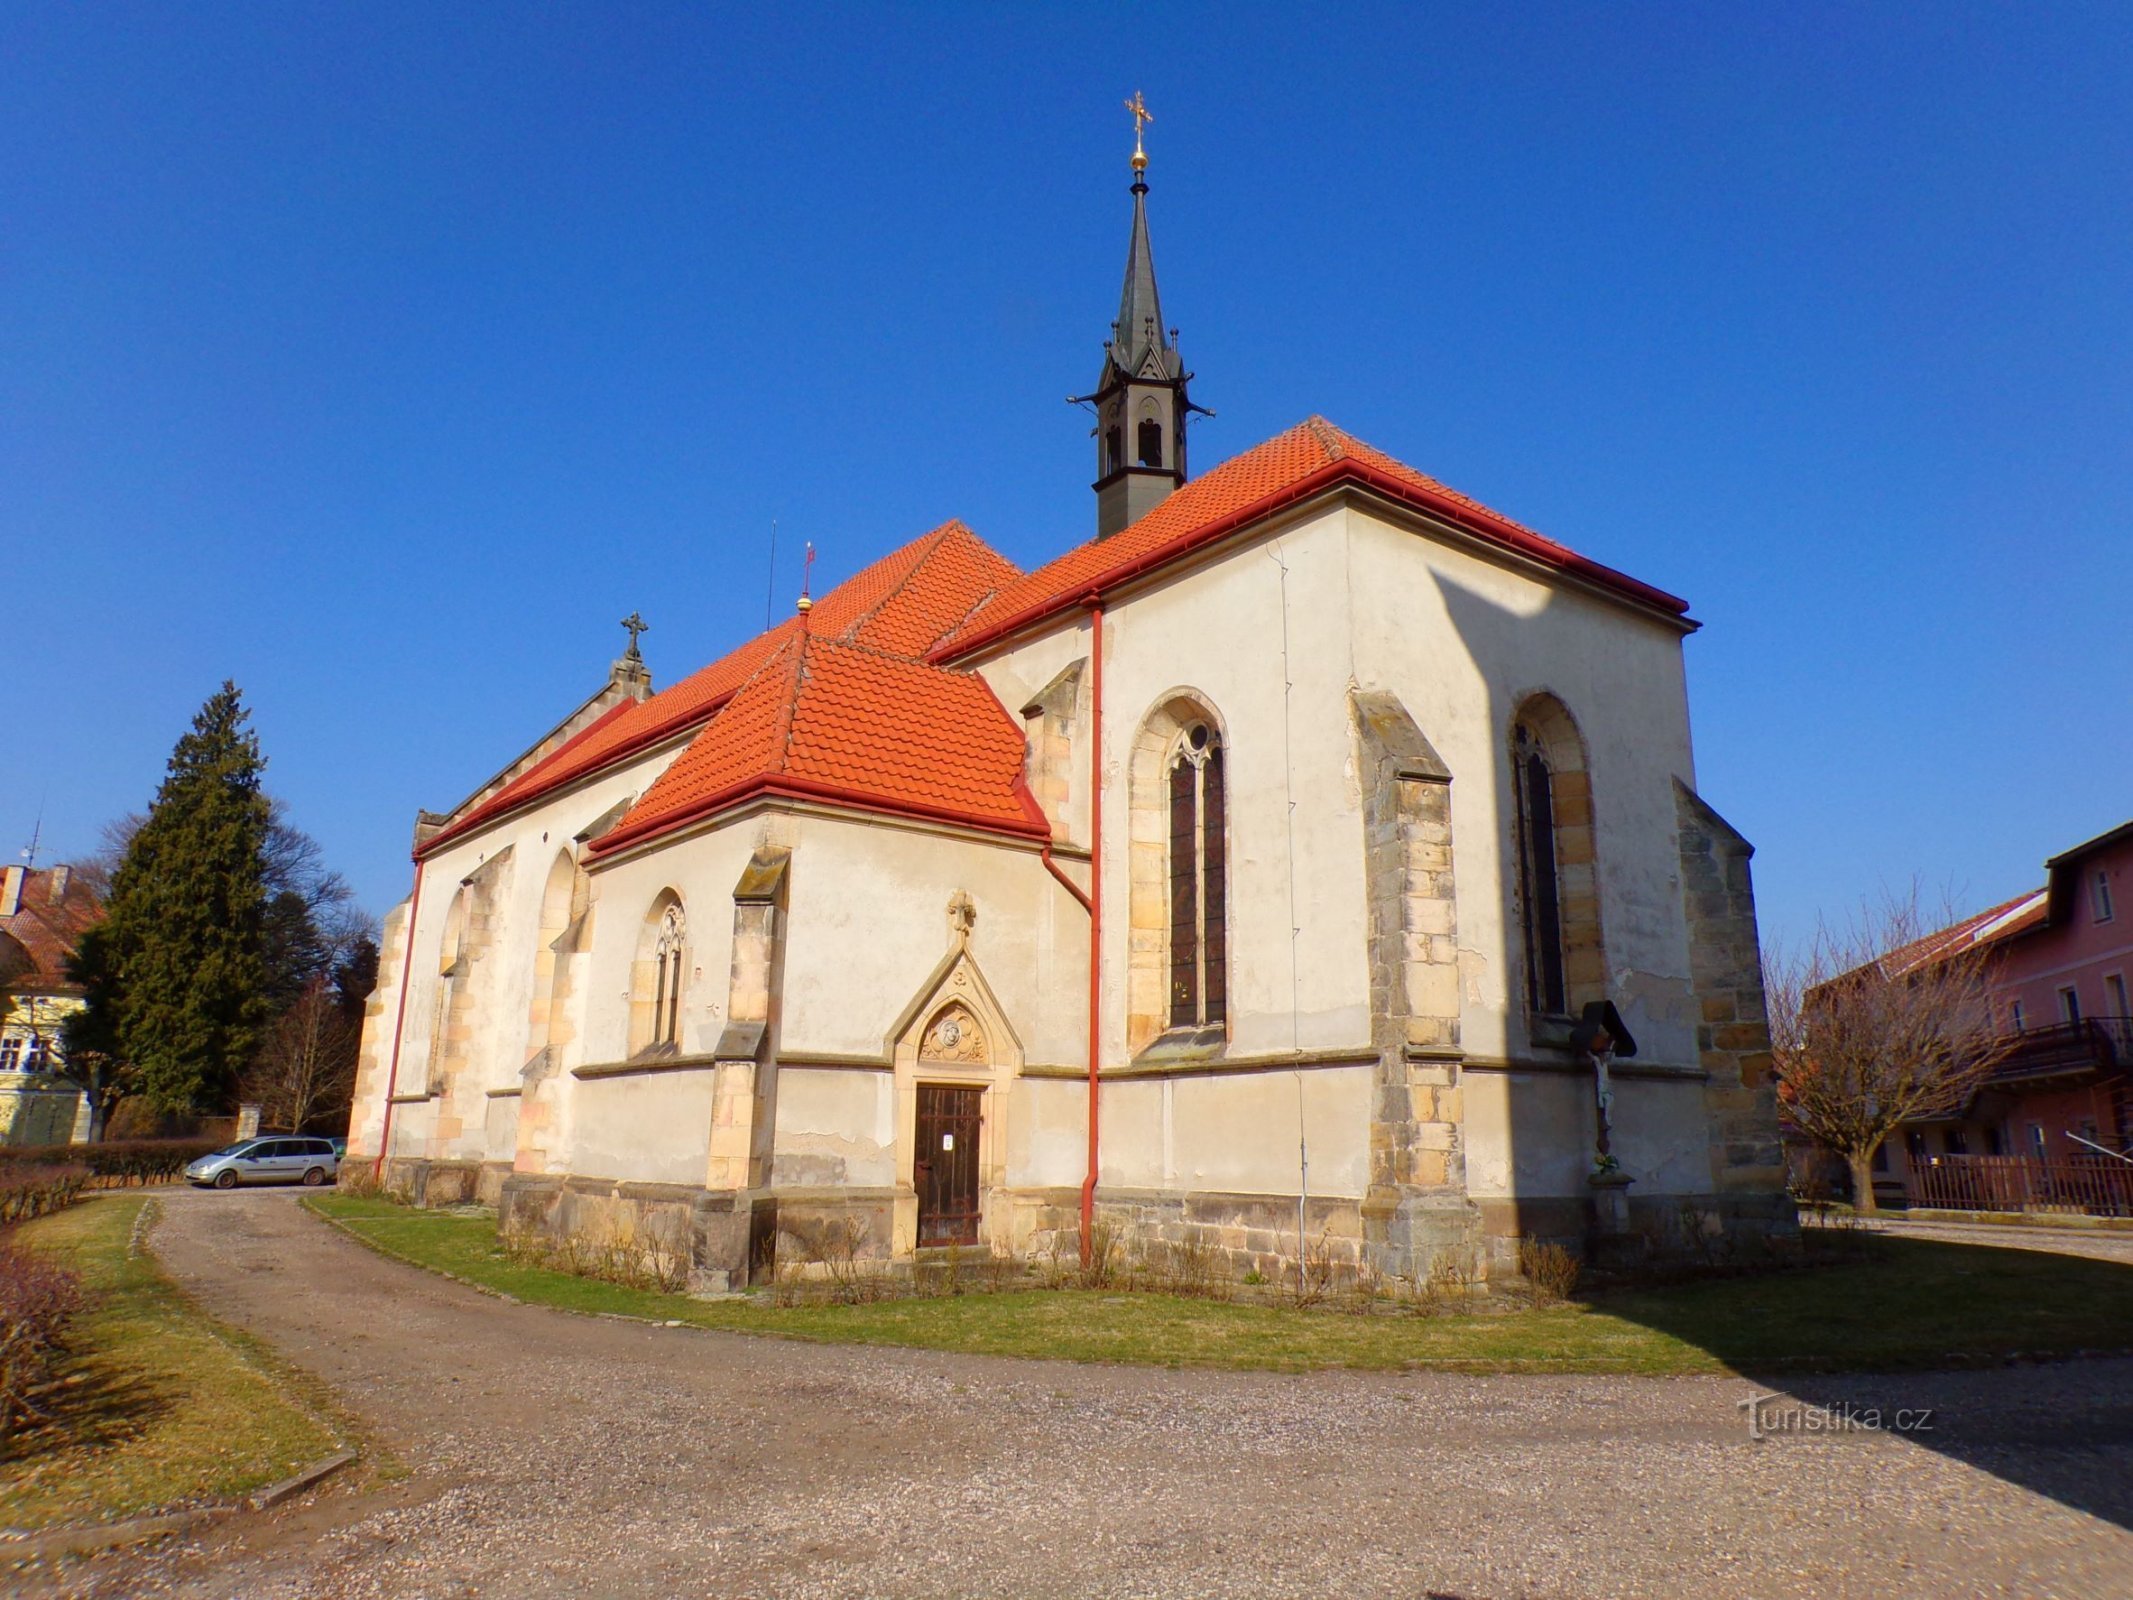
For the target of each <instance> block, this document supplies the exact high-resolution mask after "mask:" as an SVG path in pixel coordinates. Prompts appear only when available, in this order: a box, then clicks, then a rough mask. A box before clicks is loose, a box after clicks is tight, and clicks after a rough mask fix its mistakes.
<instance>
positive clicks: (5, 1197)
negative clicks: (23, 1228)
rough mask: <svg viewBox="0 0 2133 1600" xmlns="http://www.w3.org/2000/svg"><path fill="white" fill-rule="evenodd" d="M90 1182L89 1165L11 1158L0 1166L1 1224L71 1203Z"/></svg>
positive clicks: (20, 1220)
mask: <svg viewBox="0 0 2133 1600" xmlns="http://www.w3.org/2000/svg"><path fill="white" fill-rule="evenodd" d="M88 1184H89V1169H88V1168H87V1167H84V1166H81V1165H80V1164H78V1163H69V1164H68V1165H65V1166H48V1167H46V1166H38V1167H33V1166H29V1165H27V1164H25V1163H16V1162H10V1163H9V1164H8V1165H7V1166H5V1167H0V1228H4V1227H6V1226H7V1225H8V1224H9V1223H12V1222H28V1221H29V1220H30V1219H31V1218H32V1217H41V1216H43V1215H44V1214H45V1213H46V1212H47V1211H57V1210H59V1208H60V1207H62V1206H70V1205H72V1204H73V1203H74V1202H75V1201H76V1200H78V1199H80V1198H81V1192H82V1190H83V1189H85V1188H87V1187H88Z"/></svg>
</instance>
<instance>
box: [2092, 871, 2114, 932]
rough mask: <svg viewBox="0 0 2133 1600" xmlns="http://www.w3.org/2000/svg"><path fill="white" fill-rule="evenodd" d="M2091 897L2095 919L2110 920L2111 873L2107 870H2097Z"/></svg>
mask: <svg viewBox="0 0 2133 1600" xmlns="http://www.w3.org/2000/svg"><path fill="white" fill-rule="evenodd" d="M2091 898H2092V900H2093V901H2094V904H2095V910H2096V920H2097V921H2098V922H2109V921H2110V920H2111V875H2110V874H2109V873H2108V872H2098V873H2097V874H2096V881H2095V889H2094V891H2093V893H2092V895H2091Z"/></svg>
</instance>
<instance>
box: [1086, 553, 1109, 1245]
mask: <svg viewBox="0 0 2133 1600" xmlns="http://www.w3.org/2000/svg"><path fill="white" fill-rule="evenodd" d="M1089 630H1090V631H1089V660H1090V663H1091V667H1090V678H1089V1171H1088V1176H1087V1177H1085V1178H1083V1179H1082V1180H1081V1264H1082V1265H1083V1266H1085V1267H1086V1266H1088V1265H1089V1264H1090V1260H1091V1256H1090V1247H1091V1245H1092V1244H1093V1242H1094V1236H1095V1235H1094V1230H1095V1227H1096V1151H1097V1137H1096V1135H1097V1113H1098V1110H1099V1107H1100V1101H1099V1098H1098V1092H1097V1085H1096V1068H1097V1063H1098V1059H1099V1056H1100V1053H1101V1051H1102V1047H1103V1032H1102V1026H1103V992H1104V987H1103V986H1104V968H1103V951H1104V606H1103V601H1102V600H1101V599H1099V598H1098V597H1097V596H1095V595H1093V594H1092V595H1090V596H1089Z"/></svg>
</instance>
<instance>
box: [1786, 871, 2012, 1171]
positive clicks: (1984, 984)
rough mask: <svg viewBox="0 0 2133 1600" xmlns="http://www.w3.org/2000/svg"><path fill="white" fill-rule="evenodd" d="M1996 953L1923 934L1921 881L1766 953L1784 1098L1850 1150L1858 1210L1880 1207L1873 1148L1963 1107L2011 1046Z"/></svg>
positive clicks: (1822, 1136) (1810, 1124) (1798, 1116)
mask: <svg viewBox="0 0 2133 1600" xmlns="http://www.w3.org/2000/svg"><path fill="white" fill-rule="evenodd" d="M1950 920H1952V919H1950ZM1990 960H1991V953H1990V950H1989V949H1988V948H1987V947H1985V946H1981V945H1978V944H1976V943H1974V942H1971V941H1970V939H1969V938H1968V937H1967V936H1957V937H1950V936H1949V935H1948V934H1947V933H1945V932H1943V933H1929V932H1927V928H1926V921H1925V919H1924V918H1923V917H1921V915H1920V913H1919V908H1918V894H1917V891H1916V890H1915V889H1914V890H1912V891H1911V892H1910V893H1909V894H1908V895H1907V896H1905V897H1903V898H1901V899H1890V900H1888V901H1885V902H1883V903H1881V904H1879V905H1870V906H1868V907H1866V908H1865V909H1864V910H1863V912H1862V913H1861V915H1860V916H1859V918H1858V919H1857V920H1856V921H1855V922H1853V923H1852V924H1851V925H1850V926H1849V927H1847V928H1844V929H1841V930H1832V929H1831V928H1829V927H1828V926H1827V925H1824V926H1823V927H1822V928H1821V929H1820V930H1818V931H1817V932H1816V934H1815V936H1814V938H1813V939H1812V940H1810V941H1809V943H1808V944H1807V946H1806V948H1805V950H1804V951H1801V952H1797V953H1794V954H1792V955H1790V956H1786V955H1784V954H1781V953H1780V954H1773V956H1772V957H1771V959H1770V960H1769V961H1768V962H1767V964H1766V971H1765V974H1764V980H1763V982H1764V993H1765V997H1766V1001H1767V1003H1768V1006H1769V1012H1770V1042H1771V1048H1772V1052H1773V1055H1774V1059H1775V1070H1776V1074H1777V1080H1778V1096H1779V1099H1780V1100H1781V1101H1782V1102H1783V1103H1784V1107H1785V1110H1786V1112H1787V1114H1789V1115H1790V1117H1791V1118H1792V1120H1793V1122H1794V1123H1795V1124H1796V1125H1797V1126H1798V1127H1799V1129H1800V1131H1801V1132H1802V1133H1804V1134H1806V1135H1807V1137H1808V1138H1810V1139H1812V1140H1813V1141H1814V1142H1815V1143H1816V1144H1818V1145H1821V1146H1822V1147H1823V1148H1824V1149H1826V1150H1830V1151H1833V1152H1834V1153H1835V1154H1837V1155H1839V1156H1841V1157H1842V1158H1843V1159H1844V1162H1845V1164H1846V1165H1847V1166H1848V1167H1849V1168H1850V1169H1851V1178H1852V1197H1853V1201H1854V1203H1855V1204H1856V1205H1857V1206H1858V1208H1859V1209H1860V1210H1861V1211H1872V1210H1874V1209H1875V1206H1874V1153H1875V1152H1876V1151H1877V1150H1879V1149H1880V1148H1881V1146H1882V1144H1883V1143H1884V1142H1885V1141H1886V1140H1887V1139H1888V1137H1889V1135H1890V1134H1892V1133H1893V1132H1895V1130H1896V1129H1897V1127H1899V1126H1900V1125H1901V1124H1903V1123H1905V1122H1907V1121H1911V1120H1913V1119H1915V1118H1919V1117H1931V1116H1939V1115H1944V1114H1946V1113H1948V1112H1951V1111H1958V1110H1960V1109H1962V1107H1963V1106H1965V1105H1966V1104H1968V1103H1969V1101H1970V1097H1971V1096H1972V1095H1973V1094H1975V1093H1976V1092H1977V1088H1978V1085H1979V1083H1980V1082H1982V1081H1983V1079H1984V1078H1985V1076H1986V1075H1987V1074H1988V1073H1990V1072H1991V1071H1992V1069H1993V1068H1994V1067H1995V1066H1997V1065H1998V1064H1999V1063H2000V1062H2001V1061H2003V1060H2005V1059H2006V1057H2007V1053H2008V1051H2009V1050H2010V1049H2012V1048H2013V1041H2012V1040H2011V1039H2010V1038H2008V1037H2007V1036H2005V1035H2004V1034H2003V1033H2002V1032H2001V1030H2000V1027H1999V1022H1998V1019H1997V1017H1996V1016H1995V1015H1994V1012H1993V1006H1992V985H1991V981H1990V971H1989V963H1990Z"/></svg>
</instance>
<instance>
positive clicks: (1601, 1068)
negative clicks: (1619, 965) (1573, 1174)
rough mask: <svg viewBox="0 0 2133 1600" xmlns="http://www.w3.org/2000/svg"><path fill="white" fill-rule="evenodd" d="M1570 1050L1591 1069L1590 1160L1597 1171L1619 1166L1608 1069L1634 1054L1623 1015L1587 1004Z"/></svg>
mask: <svg viewBox="0 0 2133 1600" xmlns="http://www.w3.org/2000/svg"><path fill="white" fill-rule="evenodd" d="M1570 1047H1571V1049H1573V1050H1575V1051H1576V1052H1577V1054H1578V1059H1579V1060H1581V1061H1583V1062H1585V1063H1586V1064H1587V1065H1588V1066H1589V1067H1590V1068H1591V1070H1592V1123H1593V1160H1592V1164H1593V1166H1594V1167H1595V1168H1597V1169H1600V1170H1603V1171H1605V1170H1611V1169H1612V1168H1614V1167H1617V1166H1619V1165H1621V1163H1620V1162H1619V1161H1617V1160H1616V1159H1615V1154H1614V1149H1613V1145H1614V1128H1615V1116H1614V1112H1615V1086H1614V1077H1613V1074H1612V1072H1611V1070H1610V1069H1611V1068H1612V1067H1613V1065H1614V1062H1615V1060H1616V1058H1617V1057H1627V1056H1633V1055H1635V1054H1636V1053H1637V1041H1636V1040H1635V1039H1633V1038H1631V1037H1630V1032H1629V1029H1628V1028H1626V1027H1624V1026H1623V1025H1622V1013H1621V1012H1619V1011H1617V1010H1616V1009H1615V1007H1614V1002H1613V1001H1611V1000H1593V1001H1590V1002H1588V1003H1587V1005H1586V1007H1585V1010H1584V1012H1583V1014H1582V1015H1581V1016H1580V1017H1579V1019H1578V1023H1577V1026H1576V1027H1574V1028H1572V1029H1571V1030H1570Z"/></svg>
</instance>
